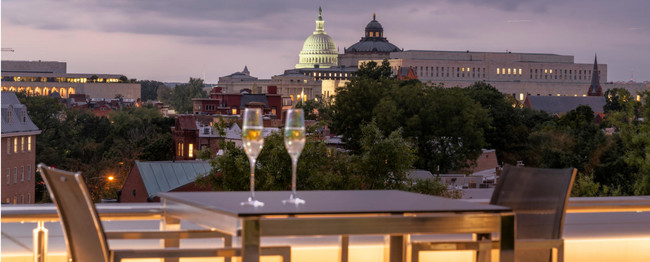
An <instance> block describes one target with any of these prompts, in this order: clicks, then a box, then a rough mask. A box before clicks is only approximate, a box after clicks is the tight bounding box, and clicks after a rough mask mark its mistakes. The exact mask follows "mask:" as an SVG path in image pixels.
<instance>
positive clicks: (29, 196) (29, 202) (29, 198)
mask: <svg viewBox="0 0 650 262" xmlns="http://www.w3.org/2000/svg"><path fill="white" fill-rule="evenodd" d="M31 203H32V193H27V204H31Z"/></svg>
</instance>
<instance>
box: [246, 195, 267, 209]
mask: <svg viewBox="0 0 650 262" xmlns="http://www.w3.org/2000/svg"><path fill="white" fill-rule="evenodd" d="M241 205H242V206H253V207H263V206H264V202H261V201H257V199H254V198H252V197H249V198H248V201H246V202H241Z"/></svg>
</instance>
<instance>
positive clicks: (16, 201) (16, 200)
mask: <svg viewBox="0 0 650 262" xmlns="http://www.w3.org/2000/svg"><path fill="white" fill-rule="evenodd" d="M5 202H6V203H12V204H14V205H15V204H29V203H31V202H32V194H31V193H27V202H25V195H20V202H19V201H18V196H14V201H13V202H11V197H7V198H5Z"/></svg>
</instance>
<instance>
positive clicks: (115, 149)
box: [20, 95, 174, 200]
mask: <svg viewBox="0 0 650 262" xmlns="http://www.w3.org/2000/svg"><path fill="white" fill-rule="evenodd" d="M20 99H21V103H23V104H25V105H27V106H28V109H29V112H28V113H29V116H30V118H31V119H32V121H33V122H34V124H36V126H38V127H39V129H41V131H42V132H41V134H40V135H37V136H36V145H37V146H36V162H37V163H41V162H42V163H45V164H47V165H50V166H55V167H57V168H61V169H66V170H74V171H81V172H82V173H83V175H84V178H85V180H86V182H87V184H88V187H89V189H90V192H91V195H92V196H93V198H94V199H95V200H99V199H100V198H107V197H112V198H114V197H116V191H117V190H118V189H120V188H121V183H122V182H123V181H124V178H125V177H126V175H127V173H128V171H129V170H130V169H131V166H132V165H133V162H134V161H135V160H169V159H170V158H171V155H172V142H171V126H172V125H173V123H174V120H173V119H167V118H163V116H162V115H161V114H160V113H158V111H157V109H155V108H131V109H127V110H122V111H116V112H111V114H110V115H109V116H110V119H109V118H106V117H97V116H95V115H93V114H92V111H90V110H80V109H65V108H64V107H63V105H62V104H61V103H59V102H58V100H57V99H54V98H50V97H46V96H30V97H25V96H22V95H21V96H20ZM108 175H113V176H115V177H116V180H115V181H113V182H109V181H107V180H106V177H107V176H108Z"/></svg>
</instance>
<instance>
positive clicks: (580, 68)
mask: <svg viewBox="0 0 650 262" xmlns="http://www.w3.org/2000/svg"><path fill="white" fill-rule="evenodd" d="M390 56H391V59H389V62H390V64H391V67H392V68H393V71H394V72H397V71H398V70H399V69H400V68H402V67H407V68H408V67H413V69H414V71H415V73H416V75H417V76H418V79H420V81H422V82H425V83H431V84H443V85H444V86H445V87H454V86H459V87H466V86H469V85H472V84H473V83H475V82H478V81H483V82H486V83H488V84H491V85H493V86H494V87H496V88H497V89H498V90H499V91H501V92H502V93H504V94H510V95H512V96H514V97H515V98H516V99H517V100H519V101H522V102H523V101H524V100H525V98H526V96H527V95H534V96H535V95H536V96H549V95H550V96H587V90H588V89H587V87H589V85H590V84H591V82H592V76H593V74H594V67H593V64H587V63H584V64H583V63H575V62H574V58H573V56H568V55H556V54H535V53H512V52H503V53H498V52H471V51H464V52H462V51H421V50H409V51H404V52H395V53H391V55H390ZM363 62H367V61H360V62H359V63H363ZM377 62H379V61H377ZM597 68H598V69H597V71H596V74H597V76H600V79H599V80H598V81H599V82H600V83H603V82H607V65H606V64H598V65H597ZM614 87H616V85H614V84H613V83H606V84H603V85H602V89H603V90H607V89H611V88H614ZM626 89H628V90H629V91H630V92H631V93H632V94H635V93H637V92H642V91H644V90H645V89H646V86H645V84H638V85H627V86H626Z"/></svg>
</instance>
